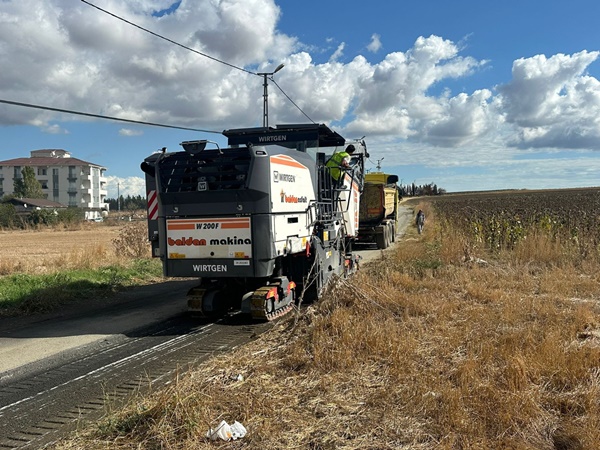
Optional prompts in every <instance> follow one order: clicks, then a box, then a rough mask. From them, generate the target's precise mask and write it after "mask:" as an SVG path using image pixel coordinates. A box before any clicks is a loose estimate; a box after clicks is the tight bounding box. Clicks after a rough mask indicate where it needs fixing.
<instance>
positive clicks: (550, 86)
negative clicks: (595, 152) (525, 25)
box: [498, 51, 600, 149]
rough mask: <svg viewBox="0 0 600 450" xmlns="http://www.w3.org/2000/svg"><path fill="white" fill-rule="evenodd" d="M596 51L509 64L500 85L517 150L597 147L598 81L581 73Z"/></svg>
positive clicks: (599, 117)
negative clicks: (508, 73)
mask: <svg viewBox="0 0 600 450" xmlns="http://www.w3.org/2000/svg"><path fill="white" fill-rule="evenodd" d="M599 55H600V52H597V51H595V52H587V51H582V52H579V53H575V54H573V55H563V54H557V55H554V56H551V57H550V58H547V57H546V56H544V55H537V56H534V57H531V58H521V59H518V60H517V61H515V62H514V63H513V68H512V75H513V78H512V80H511V81H510V82H509V83H507V84H505V85H503V86H499V87H498V91H499V92H500V93H501V102H502V107H503V111H504V112H505V114H506V121H507V122H508V123H511V124H513V125H515V127H516V129H517V138H516V139H515V140H514V141H513V142H512V143H513V144H514V145H518V146H520V147H540V148H595V149H600V82H599V81H598V80H597V79H595V78H593V77H590V76H588V75H586V74H585V70H586V69H587V67H588V66H589V65H590V64H591V63H592V62H594V61H595V60H596V59H597V58H598V56H599Z"/></svg>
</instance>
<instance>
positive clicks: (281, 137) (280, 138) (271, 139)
mask: <svg viewBox="0 0 600 450" xmlns="http://www.w3.org/2000/svg"><path fill="white" fill-rule="evenodd" d="M279 141H287V136H286V135H285V134H279V135H277V134H276V135H274V136H259V137H258V142H279Z"/></svg>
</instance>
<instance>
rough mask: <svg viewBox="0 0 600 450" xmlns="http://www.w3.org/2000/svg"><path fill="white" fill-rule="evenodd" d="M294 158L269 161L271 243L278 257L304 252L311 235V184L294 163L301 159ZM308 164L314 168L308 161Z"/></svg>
mask: <svg viewBox="0 0 600 450" xmlns="http://www.w3.org/2000/svg"><path fill="white" fill-rule="evenodd" d="M294 156H296V157H295V158H294V157H292V156H289V155H286V154H278V155H272V156H271V157H270V162H271V186H270V189H271V199H272V205H273V208H272V210H273V229H274V243H275V251H276V253H277V254H278V255H281V254H285V253H298V252H301V251H305V249H306V244H307V242H308V241H309V239H310V235H311V234H312V226H311V217H310V214H309V206H310V205H311V204H313V203H314V202H315V201H316V194H315V189H314V180H313V177H312V175H311V171H310V169H309V168H308V167H307V166H306V165H305V164H303V163H301V162H300V161H299V160H298V159H299V158H298V157H299V156H305V155H303V154H297V155H294ZM305 163H306V161H305ZM308 163H310V164H312V165H313V166H314V165H315V162H314V161H313V160H312V159H311V160H309V161H308ZM313 172H314V171H313Z"/></svg>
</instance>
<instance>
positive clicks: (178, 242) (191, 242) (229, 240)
mask: <svg viewBox="0 0 600 450" xmlns="http://www.w3.org/2000/svg"><path fill="white" fill-rule="evenodd" d="M167 242H168V244H169V246H171V247H184V246H196V247H197V246H202V245H249V244H252V239H250V238H245V239H243V238H238V237H237V236H233V237H231V236H228V237H226V238H223V239H210V240H208V241H207V240H206V239H197V238H194V237H188V238H185V237H182V238H179V239H173V238H168V239H167Z"/></svg>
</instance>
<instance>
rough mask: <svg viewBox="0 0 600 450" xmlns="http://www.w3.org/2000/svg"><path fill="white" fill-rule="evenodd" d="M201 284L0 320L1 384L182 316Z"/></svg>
mask: <svg viewBox="0 0 600 450" xmlns="http://www.w3.org/2000/svg"><path fill="white" fill-rule="evenodd" d="M197 284H198V281H197V280H177V281H167V282H164V283H157V284H153V285H150V286H142V287H138V288H135V289H132V290H129V291H127V292H123V293H120V294H118V295H117V296H116V297H115V298H112V299H110V300H105V301H103V300H95V301H92V302H91V303H92V305H91V306H90V305H89V304H87V305H81V304H80V305H72V306H69V307H65V308H64V309H63V310H61V311H59V312H56V313H52V314H43V315H37V316H34V317H17V318H5V319H0V380H1V379H2V378H3V377H4V376H6V372H8V371H11V370H14V369H17V368H19V367H22V366H25V365H27V364H31V363H34V362H36V361H39V360H41V359H44V358H49V357H53V356H56V355H58V354H60V353H61V352H64V351H68V350H71V349H74V348H76V347H80V346H82V345H86V344H90V343H92V342H95V341H98V340H102V339H104V338H106V337H108V336H111V335H115V334H125V333H127V331H129V330H133V329H136V328H140V327H141V326H145V325H150V324H152V323H155V322H159V321H162V320H165V319H167V318H169V317H172V316H174V315H177V314H181V313H183V312H184V311H186V310H187V302H186V300H185V295H186V293H187V291H188V290H189V289H190V288H191V287H193V286H195V285H197Z"/></svg>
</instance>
